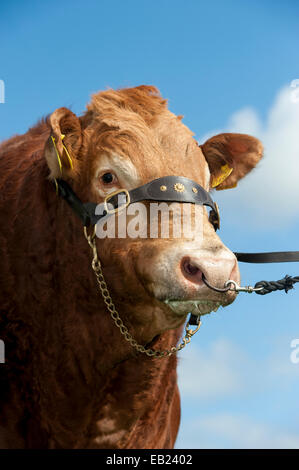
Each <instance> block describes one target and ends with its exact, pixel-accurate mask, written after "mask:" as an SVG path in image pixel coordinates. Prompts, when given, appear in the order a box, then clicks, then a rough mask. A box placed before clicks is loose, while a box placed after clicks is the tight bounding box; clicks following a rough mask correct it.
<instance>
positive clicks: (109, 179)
mask: <svg viewBox="0 0 299 470" xmlns="http://www.w3.org/2000/svg"><path fill="white" fill-rule="evenodd" d="M100 179H101V182H102V183H104V184H107V185H108V184H109V185H112V184H116V183H117V177H116V176H115V175H114V174H113V173H110V171H107V172H106V173H104V174H103V175H102V176H101V177H100Z"/></svg>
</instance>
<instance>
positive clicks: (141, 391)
mask: <svg viewBox="0 0 299 470" xmlns="http://www.w3.org/2000/svg"><path fill="white" fill-rule="evenodd" d="M54 143H55V145H54ZM55 146H56V149H55ZM261 156H262V146H261V144H260V142H259V141H258V140H257V139H255V138H253V137H250V136H247V135H241V134H221V135H218V136H215V137H213V138H211V139H209V140H208V141H207V142H206V143H205V144H203V145H202V146H199V145H198V144H197V142H196V141H195V139H194V138H193V137H192V133H191V131H190V130H189V129H188V128H187V127H185V126H184V125H183V123H182V121H181V118H180V117H177V116H175V115H174V114H172V113H171V112H170V111H169V110H168V109H167V104H166V101H165V100H163V99H162V98H161V97H160V95H159V93H158V91H157V90H156V89H155V88H154V87H149V86H141V87H137V88H131V89H122V90H118V91H114V90H108V91H105V92H101V93H97V94H95V95H94V96H93V98H92V100H91V102H90V104H89V105H88V106H87V111H86V112H85V113H84V114H83V116H82V117H77V116H76V115H75V114H73V113H72V112H71V111H70V110H68V109H66V108H60V109H57V110H56V111H54V112H53V113H52V114H51V115H50V117H48V118H47V119H46V120H45V121H42V122H39V123H38V124H37V125H36V126H34V127H33V128H31V129H30V130H29V131H28V132H27V133H26V134H24V135H21V136H15V137H13V138H11V139H9V140H7V141H5V142H3V143H2V145H1V146H0V211H1V212H0V215H1V228H0V263H1V266H0V339H2V340H4V343H5V355H6V362H5V364H0V377H1V382H0V446H1V447H2V448H16V447H21V448H23V447H27V448H28V447H31V448H32V447H34V448H171V447H173V445H174V443H175V439H176V436H177V432H178V428H179V422H180V398H179V391H178V387H177V376H176V365H177V359H176V356H175V355H172V356H170V357H164V358H162V359H160V358H150V357H147V356H146V355H144V354H141V353H138V352H136V350H135V349H134V348H132V346H131V345H130V344H129V343H128V342H127V341H126V340H125V338H124V336H122V335H121V334H120V331H119V329H118V328H116V326H115V324H114V323H113V321H112V319H111V317H110V315H109V313H108V311H107V308H106V305H105V304H104V301H103V298H102V297H101V295H100V293H99V288H98V285H97V282H96V278H95V275H94V272H93V270H92V268H91V257H92V253H91V250H90V247H89V246H88V244H87V242H86V239H85V237H84V234H83V227H82V223H81V221H80V220H79V219H78V217H77V216H76V214H74V212H73V211H72V210H71V209H70V207H69V206H68V205H67V204H66V202H65V201H64V200H63V199H61V198H60V197H57V195H56V192H55V187H54V185H53V180H54V179H55V178H63V179H64V180H65V181H67V182H68V183H69V185H70V186H71V187H72V189H73V190H74V191H75V192H76V194H77V195H78V196H79V197H80V199H81V200H82V201H93V202H96V203H99V202H101V201H103V199H104V198H105V196H106V195H107V194H109V193H111V192H112V191H115V190H117V189H119V188H127V189H132V188H135V187H137V186H140V185H142V184H144V183H147V182H148V181H151V180H153V179H155V178H158V177H162V176H168V175H177V176H185V177H187V178H190V179H192V180H194V181H196V182H197V183H198V184H200V185H201V186H202V187H204V188H205V189H206V190H209V189H210V186H211V185H212V186H217V185H218V189H225V188H228V187H231V186H234V185H235V184H236V183H237V181H238V180H239V179H240V178H242V177H243V176H245V175H246V174H247V173H248V172H249V171H251V169H252V168H254V167H255V165H256V164H257V163H258V161H259V159H260V158H261ZM227 168H229V169H230V171H231V170H233V171H232V172H231V173H230V174H228V173H229V172H228V173H227V177H226V179H224V178H223V171H224V170H223V169H227ZM51 180H52V181H51ZM179 206H181V205H179ZM200 211H201V215H202V230H201V231H200V232H201V233H200V236H197V235H195V236H193V237H192V238H191V239H190V238H188V239H187V238H185V237H184V236H181V237H180V238H171V237H170V238H169V239H162V238H161V237H160V238H154V239H153V238H150V237H144V238H130V237H125V238H119V237H116V238H105V239H101V240H99V239H97V241H96V244H97V249H98V252H99V257H100V260H101V263H102V266H103V272H104V275H105V278H106V282H107V285H108V287H109V289H110V293H111V296H112V298H113V301H114V303H115V305H116V308H117V309H118V311H119V313H120V316H121V318H122V321H123V322H124V324H125V325H126V327H127V328H128V330H129V332H130V334H132V336H133V337H134V338H135V339H136V341H137V342H138V343H139V344H142V345H146V347H151V348H153V349H157V350H165V349H170V348H171V347H173V346H175V345H176V344H177V343H178V341H179V338H180V335H181V333H182V328H183V324H184V322H185V320H186V315H187V312H190V311H192V312H193V313H195V314H196V313H197V314H199V313H201V314H204V313H208V312H210V311H212V310H214V309H215V308H217V307H218V306H219V305H220V304H221V305H223V306H224V305H228V304H229V303H231V302H232V301H233V300H234V294H233V293H231V292H230V293H226V294H218V293H216V292H213V291H211V290H209V289H208V288H207V287H206V286H205V285H204V284H203V281H202V273H204V275H205V276H206V278H207V279H208V280H209V281H210V282H212V283H213V284H216V285H218V286H223V283H224V282H225V281H226V280H228V279H234V280H235V281H237V282H239V271H238V265H237V262H236V258H235V256H234V254H233V253H232V252H231V251H230V250H229V249H228V248H226V247H225V246H224V245H223V243H222V242H221V240H220V239H219V237H218V235H217V234H216V232H215V230H214V228H213V226H212V224H211V223H210V222H209V218H208V214H207V212H206V210H205V208H204V207H203V206H200ZM189 347H190V346H189Z"/></svg>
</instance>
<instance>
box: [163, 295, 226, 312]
mask: <svg viewBox="0 0 299 470" xmlns="http://www.w3.org/2000/svg"><path fill="white" fill-rule="evenodd" d="M164 303H165V304H166V305H167V306H168V307H169V308H171V310H172V311H173V312H174V313H175V314H176V315H186V314H188V313H192V314H193V315H206V314H208V313H211V312H216V311H217V310H218V308H219V307H220V306H221V305H222V303H221V302H218V301H216V300H204V299H201V300H164Z"/></svg>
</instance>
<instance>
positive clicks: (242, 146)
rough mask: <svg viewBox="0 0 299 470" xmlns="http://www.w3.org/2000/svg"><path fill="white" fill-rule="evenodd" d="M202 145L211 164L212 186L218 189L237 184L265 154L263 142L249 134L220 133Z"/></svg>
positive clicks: (232, 186)
mask: <svg viewBox="0 0 299 470" xmlns="http://www.w3.org/2000/svg"><path fill="white" fill-rule="evenodd" d="M200 147H201V149H202V152H203V154H204V156H205V158H206V160H207V162H208V165H209V169H210V173H211V180H210V187H211V188H216V189H217V190H221V189H229V188H234V187H235V186H237V183H238V181H239V180H240V179H241V178H243V177H244V176H245V175H247V173H249V172H250V171H251V170H252V169H253V168H254V167H255V166H256V165H257V163H258V162H259V160H260V159H261V158H262V156H263V146H262V143H261V142H260V141H259V140H258V139H256V138H255V137H251V136H250V135H247V134H229V133H227V134H219V135H216V136H214V137H211V138H210V139H209V140H207V141H206V142H205V143H204V144H203V145H201V146H200Z"/></svg>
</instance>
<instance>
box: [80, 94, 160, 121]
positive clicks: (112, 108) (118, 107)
mask: <svg viewBox="0 0 299 470" xmlns="http://www.w3.org/2000/svg"><path fill="white" fill-rule="evenodd" d="M166 109H167V100H166V99H163V98H162V97H161V95H160V92H159V90H158V89H157V88H156V87H154V86H148V85H142V86H139V87H135V88H123V89H119V90H112V89H109V90H106V91H102V92H99V93H95V94H94V95H92V99H91V102H90V103H89V104H88V105H87V113H86V115H85V119H86V121H87V125H89V124H90V122H92V121H93V120H94V119H99V118H100V119H101V117H103V116H105V117H108V116H109V117H110V118H111V119H113V118H114V119H117V117H118V116H119V115H120V114H123V112H127V113H128V114H131V113H134V114H135V115H136V114H137V115H138V116H139V117H141V118H142V119H143V120H144V122H145V123H146V124H147V125H148V126H151V125H152V124H153V123H154V122H155V120H156V119H157V118H158V117H159V115H161V114H162V113H163V112H164V111H165V110H166Z"/></svg>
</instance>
